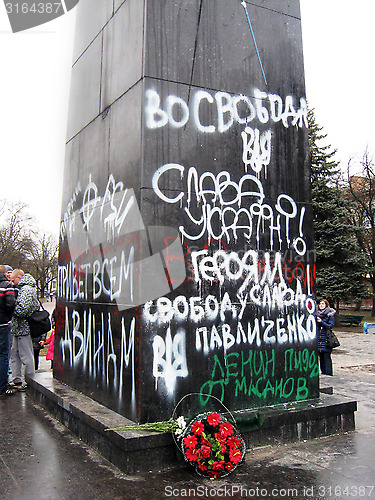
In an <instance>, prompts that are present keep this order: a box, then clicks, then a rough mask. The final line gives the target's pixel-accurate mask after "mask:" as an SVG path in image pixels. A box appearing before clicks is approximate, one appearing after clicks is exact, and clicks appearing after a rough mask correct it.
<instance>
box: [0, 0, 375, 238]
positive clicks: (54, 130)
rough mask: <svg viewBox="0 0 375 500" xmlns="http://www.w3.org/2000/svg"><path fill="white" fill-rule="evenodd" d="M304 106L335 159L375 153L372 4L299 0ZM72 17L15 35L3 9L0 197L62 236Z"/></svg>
mask: <svg viewBox="0 0 375 500" xmlns="http://www.w3.org/2000/svg"><path fill="white" fill-rule="evenodd" d="M300 1H301V14H302V29H303V40H304V57H305V77H306V89H307V92H306V93H307V99H308V102H309V104H310V106H311V107H313V108H315V113H316V117H317V120H318V123H319V124H320V125H321V126H323V127H324V130H325V132H326V133H327V134H328V141H329V143H330V144H332V146H333V147H335V148H337V149H338V159H339V160H341V161H342V164H344V165H346V163H347V161H348V158H349V157H351V156H355V155H358V154H362V153H363V152H364V150H365V148H366V146H368V147H369V149H370V152H371V151H372V152H375V134H374V132H375V127H374V124H373V118H374V117H375V99H374V98H373V96H372V92H373V89H374V84H375V70H374V62H373V49H374V47H375V34H374V33H375V29H374V27H373V23H374V19H375V0H357V1H356V2H353V1H352V0H300ZM74 17H75V9H73V10H72V11H70V12H69V13H68V14H66V15H64V16H62V17H60V18H58V19H56V20H55V21H52V22H50V23H48V24H45V25H43V26H40V27H38V28H34V29H31V30H27V31H24V32H20V33H17V34H13V33H12V32H11V29H10V25H9V22H8V18H7V16H6V12H5V8H4V5H3V2H1V3H0V51H1V70H2V75H1V80H0V93H1V125H0V161H1V173H2V180H1V182H0V199H2V198H8V199H10V200H12V201H24V202H25V203H27V204H28V205H29V207H30V212H31V213H32V214H33V215H34V216H35V217H36V219H37V220H38V222H39V226H40V228H41V229H42V230H43V231H50V232H53V233H54V234H56V235H57V234H58V229H59V217H60V200H61V185H62V176H63V164H64V141H65V133H66V121H67V111H68V101H69V81H70V65H71V54H72V46H73V34H74Z"/></svg>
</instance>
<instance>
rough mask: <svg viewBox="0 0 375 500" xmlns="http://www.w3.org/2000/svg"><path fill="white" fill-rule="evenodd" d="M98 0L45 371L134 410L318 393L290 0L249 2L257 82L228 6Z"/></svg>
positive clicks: (260, 403) (279, 400)
mask: <svg viewBox="0 0 375 500" xmlns="http://www.w3.org/2000/svg"><path fill="white" fill-rule="evenodd" d="M96 4H97V2H94V3H90V2H89V1H87V0H82V2H80V4H79V6H78V9H79V12H78V16H77V41H76V49H75V59H74V60H75V62H74V66H73V70H72V93H71V104H70V106H71V107H70V113H69V115H70V119H69V126H68V143H67V155H66V158H67V161H66V170H65V180H64V194H63V208H62V219H63V223H62V226H61V242H60V257H59V288H58V305H57V313H58V314H57V317H58V323H57V329H56V339H57V340H56V352H55V363H54V375H55V377H56V378H57V379H59V380H60V381H62V382H64V383H67V384H69V385H71V386H72V387H74V388H76V389H78V390H80V391H82V392H83V393H85V394H86V395H88V396H90V397H91V398H93V399H96V400H97V401H99V402H100V403H102V404H104V405H106V406H108V407H109V408H111V409H112V410H114V411H116V412H119V413H120V414H122V415H124V416H126V417H128V418H130V419H132V420H134V421H137V422H138V421H140V422H145V421H148V420H157V419H166V418H169V416H170V415H171V413H172V411H173V409H174V408H175V406H176V405H177V404H178V403H179V401H180V400H181V398H183V397H184V396H185V395H187V394H189V393H204V396H197V397H195V398H190V400H189V403H188V404H186V407H185V412H186V413H187V414H189V415H192V414H196V413H199V412H201V411H204V410H207V409H208V408H209V407H211V406H213V407H214V406H215V405H214V404H213V401H215V402H216V404H217V405H218V408H219V409H221V408H223V406H222V405H225V407H228V408H230V409H231V410H238V409H249V408H250V409H252V408H258V407H267V406H270V405H275V404H283V403H291V402H300V401H303V400H312V399H314V398H317V397H318V396H319V388H318V364H317V356H316V347H317V346H316V335H315V333H316V332H315V318H314V308H315V305H314V285H315V275H314V254H313V234H312V210H311V202H310V201H311V196H310V181H309V164H308V141H307V120H306V112H307V109H306V101H305V83H304V76H303V53H302V38H301V20H300V16H299V1H298V0H292V1H289V2H286V3H285V2H281V1H280V0H269V1H268V2H266V3H264V2H247V4H246V7H247V10H248V14H249V16H250V18H251V24H252V27H253V30H254V33H255V37H256V41H257V46H258V48H259V53H260V57H261V60H262V63H263V67H264V71H265V74H266V77H267V84H266V83H265V81H264V79H263V76H262V72H261V68H260V64H259V61H258V58H257V54H256V50H255V46H254V42H253V39H252V36H251V32H250V28H249V24H248V21H247V18H246V14H245V10H244V7H243V6H242V5H241V3H240V2H233V3H231V4H230V5H228V2H227V0H215V1H214V2H213V1H212V2H211V1H200V0H190V1H188V2H182V1H177V2H170V1H167V0H160V1H158V2H155V1H151V0H146V1H145V2H140V1H138V0H126V1H125V2H120V1H113V0H106V1H104V0H103V1H101V2H100V3H98V5H96ZM95 6H96V7H97V8H95ZM91 19H92V21H90V20H91ZM210 396H214V397H215V398H218V399H219V402H217V400H216V399H214V398H210Z"/></svg>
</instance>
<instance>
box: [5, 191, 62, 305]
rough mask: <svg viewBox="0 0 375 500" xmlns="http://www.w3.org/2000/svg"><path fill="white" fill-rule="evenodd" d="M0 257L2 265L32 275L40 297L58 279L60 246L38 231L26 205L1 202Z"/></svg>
mask: <svg viewBox="0 0 375 500" xmlns="http://www.w3.org/2000/svg"><path fill="white" fill-rule="evenodd" d="M0 255H1V264H8V265H10V266H12V267H13V268H20V269H23V270H24V271H25V272H28V273H30V274H32V276H33V277H34V278H35V280H36V282H37V286H38V290H39V294H40V296H41V297H44V292H45V290H47V289H49V288H50V286H51V284H52V282H53V281H54V280H55V279H56V276H57V256H58V243H57V241H56V239H55V238H54V237H53V236H52V235H48V234H45V233H42V232H40V231H38V230H37V229H36V228H35V222H34V218H33V217H32V216H31V215H30V214H29V213H28V210H27V205H25V204H24V203H12V202H9V201H7V200H1V201H0Z"/></svg>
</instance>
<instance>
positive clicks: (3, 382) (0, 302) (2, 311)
mask: <svg viewBox="0 0 375 500" xmlns="http://www.w3.org/2000/svg"><path fill="white" fill-rule="evenodd" d="M6 273H7V268H6V267H5V266H3V265H1V266H0V395H1V396H9V395H12V394H13V391H12V390H11V389H9V387H8V365H9V322H10V320H11V318H12V315H13V312H14V308H15V305H16V298H15V295H14V289H13V285H12V284H11V283H10V282H9V281H8V280H7V279H6V276H5V275H6Z"/></svg>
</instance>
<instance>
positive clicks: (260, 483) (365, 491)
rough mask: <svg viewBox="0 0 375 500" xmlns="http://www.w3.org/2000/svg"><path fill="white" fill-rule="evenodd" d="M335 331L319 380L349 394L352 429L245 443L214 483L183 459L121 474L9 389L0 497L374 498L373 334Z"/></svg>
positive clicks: (2, 421) (44, 365)
mask: <svg viewBox="0 0 375 500" xmlns="http://www.w3.org/2000/svg"><path fill="white" fill-rule="evenodd" d="M47 304H48V303H47ZM338 337H339V339H340V342H341V346H340V347H339V348H338V349H335V350H334V351H333V363H334V376H333V377H328V376H323V377H322V385H324V386H328V385H331V386H332V387H333V391H334V394H337V395H342V396H347V397H350V398H351V399H356V400H357V401H358V412H357V415H356V426H357V428H356V430H355V431H353V432H350V433H346V434H344V435H334V436H329V437H325V438H319V439H315V440H312V441H306V442H298V443H293V444H287V445H277V444H275V445H273V446H267V447H262V448H257V449H253V450H250V451H248V454H247V457H246V461H245V463H244V464H243V465H242V466H241V467H239V468H238V469H237V470H236V471H235V472H234V473H233V474H231V475H229V476H227V477H226V478H223V479H221V480H217V481H210V480H207V479H203V478H201V477H200V476H197V475H196V474H195V473H194V472H193V471H192V470H191V469H190V468H188V467H186V466H185V465H184V464H182V465H181V464H178V465H177V466H176V468H173V469H171V470H168V471H162V472H152V473H148V474H137V475H132V476H129V475H125V474H123V473H121V472H120V471H119V470H117V469H116V468H115V467H113V466H112V465H111V464H110V463H109V462H107V461H106V460H104V459H103V458H102V457H101V456H100V455H98V454H97V453H95V452H94V451H92V450H91V449H89V448H88V447H87V446H85V445H84V444H83V443H82V442H80V441H79V440H78V439H77V438H75V437H74V436H73V435H72V434H71V433H70V431H68V430H67V429H66V428H65V427H64V426H62V425H61V424H60V423H58V422H57V421H55V420H54V419H52V418H51V417H50V416H49V415H48V414H47V413H46V412H45V411H44V410H43V409H41V408H40V407H39V406H38V405H36V404H35V403H34V402H33V400H32V399H31V398H30V397H29V396H28V395H27V394H25V393H18V394H16V395H15V396H12V397H10V398H7V399H6V400H2V401H0V465H1V466H2V474H1V475H0V498H1V499H12V500H21V499H25V500H34V499H38V500H39V499H50V500H55V499H56V500H57V499H72V500H73V499H85V500H86V499H90V500H91V499H101V500H102V499H104V500H105V499H124V500H128V499H129V500H130V499H131V500H133V499H135V500H137V499H139V500H145V499H150V500H159V499H165V498H173V499H182V498H190V499H198V498H199V499H211V498H217V499H219V498H224V499H236V500H240V499H247V498H272V499H274V498H275V499H281V498H284V499H285V498H297V499H306V498H310V499H314V500H315V499H332V500H333V499H340V500H341V499H347V498H354V499H355V498H358V499H364V498H375V487H374V483H375V466H374V460H373V456H374V452H375V361H374V360H375V335H374V334H368V335H364V334H354V333H353V334H351V333H346V332H345V333H341V332H338ZM40 369H41V370H43V371H49V362H47V361H45V359H41V368H40Z"/></svg>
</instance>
